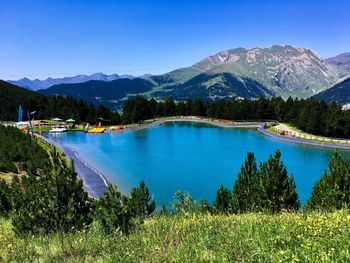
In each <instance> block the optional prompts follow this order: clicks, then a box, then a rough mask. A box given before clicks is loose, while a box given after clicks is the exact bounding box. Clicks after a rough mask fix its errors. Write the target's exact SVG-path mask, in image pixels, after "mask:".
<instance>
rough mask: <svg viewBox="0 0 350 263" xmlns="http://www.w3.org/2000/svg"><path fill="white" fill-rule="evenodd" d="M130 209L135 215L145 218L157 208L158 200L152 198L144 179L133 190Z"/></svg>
mask: <svg viewBox="0 0 350 263" xmlns="http://www.w3.org/2000/svg"><path fill="white" fill-rule="evenodd" d="M129 205H130V209H131V211H132V213H133V215H134V216H137V217H140V218H141V219H145V218H147V217H150V216H151V215H152V213H153V212H154V210H155V209H156V202H155V201H154V200H153V199H152V198H151V196H150V193H149V190H148V187H147V186H146V184H145V182H144V181H143V180H142V181H141V182H140V185H139V187H136V188H133V189H132V190H131V197H130V202H129Z"/></svg>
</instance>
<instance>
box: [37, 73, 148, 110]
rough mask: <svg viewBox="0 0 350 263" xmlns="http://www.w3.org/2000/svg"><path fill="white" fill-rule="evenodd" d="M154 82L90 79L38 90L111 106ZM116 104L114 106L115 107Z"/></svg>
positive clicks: (139, 92)
mask: <svg viewBox="0 0 350 263" xmlns="http://www.w3.org/2000/svg"><path fill="white" fill-rule="evenodd" d="M153 87H154V84H153V83H152V82H151V81H149V80H146V79H142V78H134V79H118V80H113V81H109V82H105V81H98V80H90V81H87V82H83V83H75V84H59V85H54V86H51V87H50V88H47V89H42V90H39V91H38V92H39V93H41V94H44V95H63V96H70V97H74V98H77V99H83V100H85V101H88V102H92V103H94V104H95V105H98V104H104V105H107V106H110V107H111V108H116V107H115V105H120V104H122V102H123V101H124V100H125V99H127V98H128V97H129V96H133V95H137V94H142V93H145V92H149V91H151V90H152V88H153ZM113 105H114V107H113Z"/></svg>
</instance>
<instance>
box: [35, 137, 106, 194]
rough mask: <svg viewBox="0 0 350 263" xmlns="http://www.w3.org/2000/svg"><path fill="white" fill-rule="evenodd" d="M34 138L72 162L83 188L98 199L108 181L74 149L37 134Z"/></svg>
mask: <svg viewBox="0 0 350 263" xmlns="http://www.w3.org/2000/svg"><path fill="white" fill-rule="evenodd" d="M35 136H37V137H38V138H40V139H41V140H44V141H46V142H47V143H49V144H52V145H54V146H56V147H58V148H60V149H61V151H62V152H63V153H64V155H65V156H66V158H67V159H68V161H70V160H72V159H73V160H74V170H75V172H76V173H77V175H78V177H79V178H80V179H81V180H82V181H83V184H84V188H85V189H86V190H87V192H88V193H89V194H90V195H91V196H92V197H94V198H96V199H98V198H99V197H100V196H101V195H102V194H103V193H104V192H105V190H106V189H107V187H108V180H107V179H106V178H105V176H104V175H103V174H102V173H100V172H99V171H98V170H97V169H96V168H95V167H92V166H91V165H89V164H88V163H87V162H86V161H85V160H84V159H82V158H81V157H80V156H79V154H78V152H77V151H76V150H75V149H73V148H70V147H68V146H66V145H63V144H60V143H57V142H55V141H53V140H51V139H49V138H47V137H45V136H43V135H40V134H37V133H36V135H35Z"/></svg>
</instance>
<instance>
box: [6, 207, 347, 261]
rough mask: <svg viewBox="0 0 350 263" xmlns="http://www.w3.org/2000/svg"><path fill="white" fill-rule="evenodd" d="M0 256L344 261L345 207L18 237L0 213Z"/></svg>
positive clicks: (194, 217)
mask: <svg viewBox="0 0 350 263" xmlns="http://www.w3.org/2000/svg"><path fill="white" fill-rule="evenodd" d="M0 261H1V262H233V261H239V262H350V213H349V211H348V210H340V211H336V212H329V213H317V212H312V213H311V212H310V213H287V212H282V213H279V214H274V215H271V214H270V215H267V214H243V215H209V214H208V215H201V214H187V215H183V216H181V217H178V216H159V217H155V218H153V219H150V220H147V221H146V222H145V223H144V224H143V225H141V226H140V227H139V228H137V229H135V230H134V231H133V232H132V233H131V234H130V235H128V236H125V235H122V234H121V233H119V232H115V233H114V234H112V235H106V234H104V232H103V231H102V230H101V229H100V228H99V226H98V225H96V224H94V225H93V227H92V228H90V229H86V230H85V231H80V232H75V233H71V234H69V233H68V234H62V233H56V234H52V235H50V236H26V237H25V238H20V237H18V236H16V235H15V233H14V232H13V231H12V225H11V222H10V220H7V219H1V220H0Z"/></svg>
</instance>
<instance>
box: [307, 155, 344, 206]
mask: <svg viewBox="0 0 350 263" xmlns="http://www.w3.org/2000/svg"><path fill="white" fill-rule="evenodd" d="M343 206H347V207H349V206H350V163H349V160H345V159H343V158H342V157H341V156H340V155H339V153H338V152H337V151H336V152H335V153H334V154H333V158H332V159H331V161H330V162H329V174H328V173H327V171H325V172H324V173H323V175H322V177H321V178H320V180H319V181H318V182H317V183H316V184H315V186H314V188H313V191H312V194H311V197H310V199H309V201H308V203H307V208H309V209H321V210H331V209H340V208H342V207H343Z"/></svg>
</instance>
